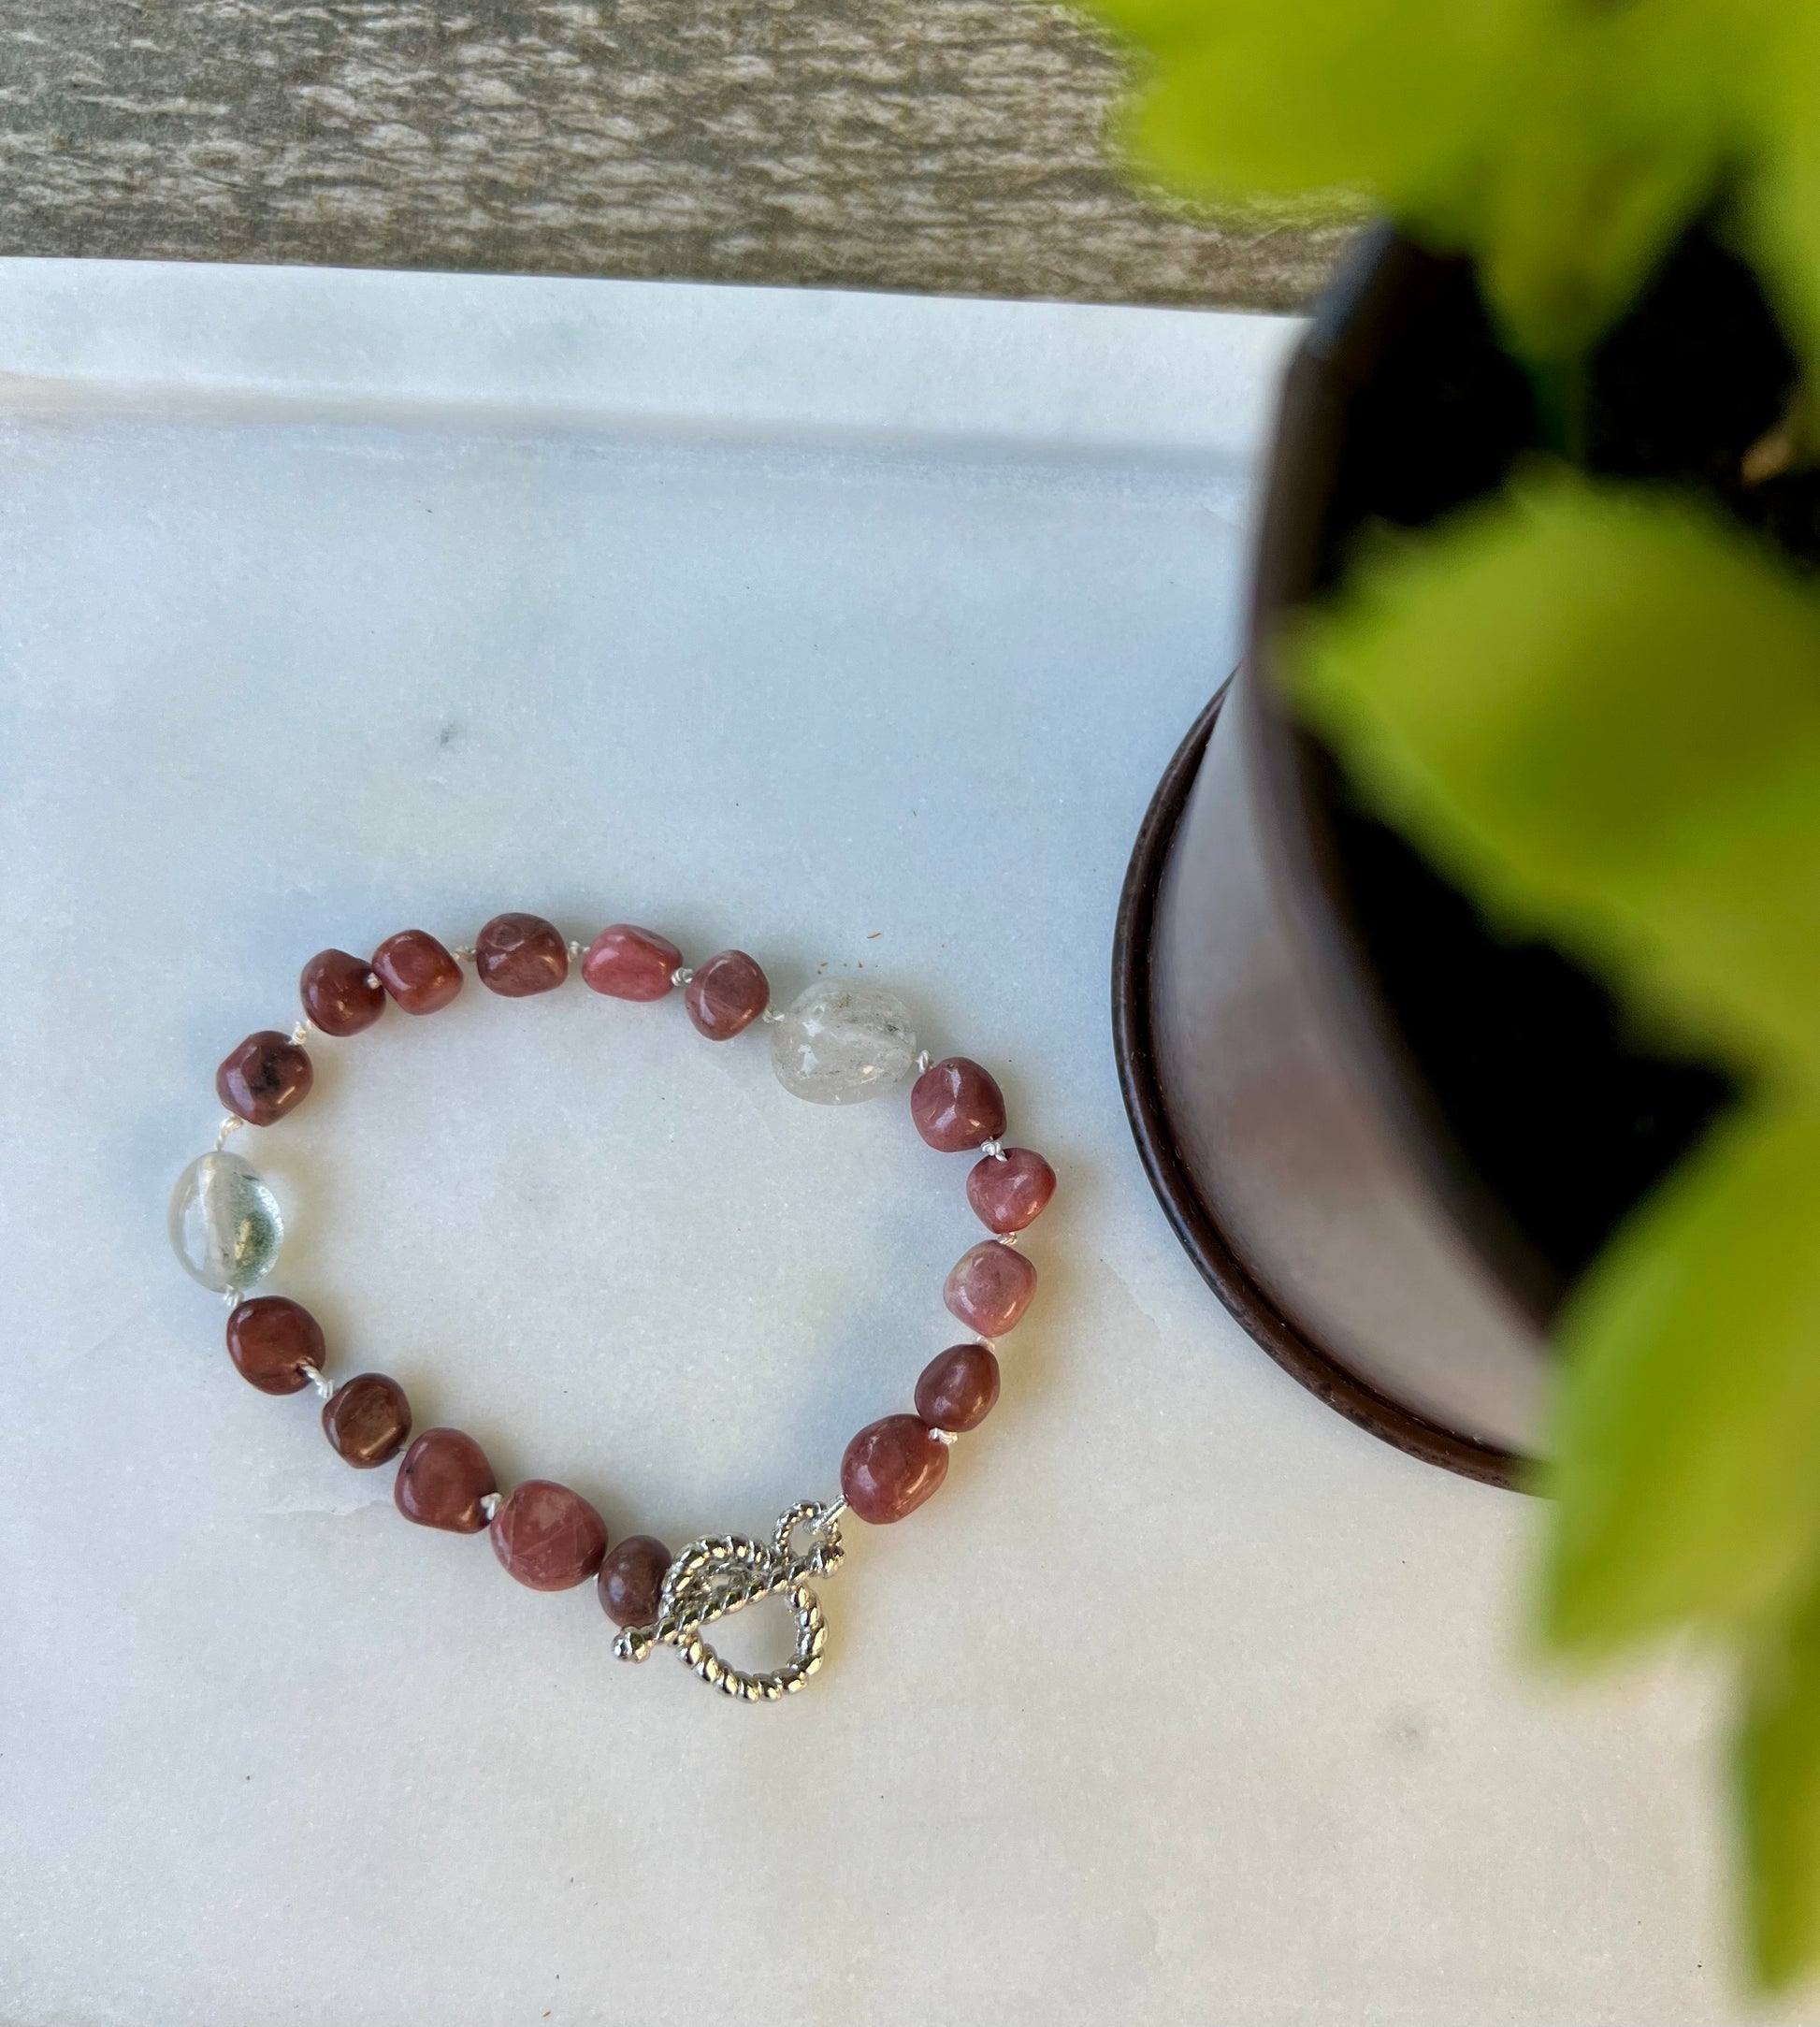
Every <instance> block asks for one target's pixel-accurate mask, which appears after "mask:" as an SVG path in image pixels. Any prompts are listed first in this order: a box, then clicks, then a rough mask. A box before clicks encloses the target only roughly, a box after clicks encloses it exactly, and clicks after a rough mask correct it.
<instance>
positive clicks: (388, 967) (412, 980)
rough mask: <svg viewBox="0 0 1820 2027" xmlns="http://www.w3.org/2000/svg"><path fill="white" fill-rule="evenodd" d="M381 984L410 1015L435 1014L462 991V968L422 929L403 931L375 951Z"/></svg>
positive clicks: (374, 961)
mask: <svg viewBox="0 0 1820 2027" xmlns="http://www.w3.org/2000/svg"><path fill="white" fill-rule="evenodd" d="M373 970H374V971H375V972H376V973H377V974H378V975H379V982H380V983H381V984H382V985H383V987H384V988H385V990H386V991H387V992H389V993H391V995H392V997H393V998H394V999H395V1000H397V1003H398V1005H399V1006H402V1007H403V1008H404V1010H405V1012H406V1013H409V1014H427V1013H435V1012H436V1011H437V1010H438V1009H439V1008H441V1007H443V1006H447V1005H448V1004H449V1002H450V1001H451V1000H452V999H453V998H454V997H455V994H456V993H457V992H460V991H461V966H460V965H459V964H457V963H455V959H454V958H453V957H451V956H450V955H449V953H448V951H447V950H446V949H444V948H443V947H442V946H441V944H440V943H438V942H437V940H436V938H435V937H434V936H432V935H430V934H427V933H426V931H424V930H421V929H401V930H399V932H398V934H397V935H396V936H387V937H386V939H385V941H384V942H383V943H382V944H381V945H380V947H379V948H378V949H377V950H375V951H374V952H373Z"/></svg>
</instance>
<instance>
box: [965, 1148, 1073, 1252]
mask: <svg viewBox="0 0 1820 2027" xmlns="http://www.w3.org/2000/svg"><path fill="white" fill-rule="evenodd" d="M1054 1194H1055V1170H1054V1169H1053V1168H1051V1167H1050V1166H1049V1165H1048V1163H1047V1162H1046V1161H1045V1160H1044V1159H1043V1157H1042V1156H1041V1155H1040V1154H1033V1153H1032V1152H1031V1151H1030V1149H1029V1148H1027V1147H1008V1148H1006V1149H1005V1151H1004V1158H1003V1159H1002V1160H1000V1161H994V1160H993V1159H992V1157H991V1156H990V1155H988V1156H987V1157H986V1159H985V1160H984V1161H982V1162H976V1163H975V1165H974V1166H973V1167H972V1168H970V1169H969V1170H968V1171H967V1201H968V1202H969V1203H970V1204H971V1205H972V1206H973V1207H974V1215H975V1217H976V1218H977V1219H978V1220H979V1222H980V1223H982V1224H983V1225H985V1227H986V1228H987V1230H988V1231H990V1232H1021V1231H1022V1230H1023V1229H1024V1228H1025V1226H1026V1225H1030V1224H1034V1223H1036V1221H1037V1219H1038V1218H1040V1217H1041V1216H1042V1215H1043V1213H1044V1211H1045V1210H1046V1209H1047V1208H1048V1202H1049V1198H1050V1197H1051V1196H1053V1195H1054Z"/></svg>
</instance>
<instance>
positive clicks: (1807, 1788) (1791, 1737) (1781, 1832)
mask: <svg viewBox="0 0 1820 2027" xmlns="http://www.w3.org/2000/svg"><path fill="white" fill-rule="evenodd" d="M1736 1787H1737V1794H1738V1810H1739V1831H1740V1837H1741V1843H1742V1846H1743V1858H1744V1878H1745V1905H1744V1923H1745V1933H1746V1934H1747V1936H1748V1938H1749V1942H1750V1950H1751V1958H1752V1964H1753V1968H1754V1969H1755V1974H1756V1976H1757V1980H1758V1982H1759V1983H1760V1984H1762V1985H1763V1986H1765V1987H1766V1988H1768V1989H1769V1990H1770V1991H1775V1990H1779V1989H1781V1988H1782V1987H1784V1986H1786V1985H1788V1984H1790V1983H1792V1982H1793V1981H1794V1980H1795V1978H1797V1977H1798V1976H1800V1975H1801V1974H1802V1973H1803V1972H1805V1971H1810V1970H1812V1969H1813V1967H1814V1966H1815V1964H1816V1963H1820V1593H1813V1592H1810V1594H1809V1596H1808V1597H1807V1598H1806V1600H1804V1601H1803V1602H1802V1604H1801V1606H1800V1608H1799V1609H1798V1611H1797V1612H1796V1613H1795V1614H1793V1615H1792V1616H1791V1617H1790V1619H1789V1621H1788V1622H1787V1624H1786V1625H1785V1626H1784V1628H1783V1629H1781V1630H1780V1631H1779V1633H1778V1635H1777V1636H1776V1637H1775V1638H1773V1639H1771V1640H1769V1641H1766V1642H1764V1643H1762V1644H1761V1645H1760V1646H1759V1647H1758V1648H1757V1649H1756V1650H1755V1652H1754V1653H1753V1654H1752V1655H1751V1656H1750V1657H1749V1658H1748V1660H1747V1663H1746V1668H1745V1680H1744V1711H1743V1717H1742V1721H1741V1725H1740V1727H1739V1734H1738V1740H1737V1745H1736Z"/></svg>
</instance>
